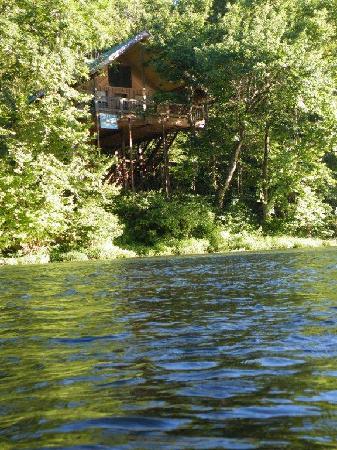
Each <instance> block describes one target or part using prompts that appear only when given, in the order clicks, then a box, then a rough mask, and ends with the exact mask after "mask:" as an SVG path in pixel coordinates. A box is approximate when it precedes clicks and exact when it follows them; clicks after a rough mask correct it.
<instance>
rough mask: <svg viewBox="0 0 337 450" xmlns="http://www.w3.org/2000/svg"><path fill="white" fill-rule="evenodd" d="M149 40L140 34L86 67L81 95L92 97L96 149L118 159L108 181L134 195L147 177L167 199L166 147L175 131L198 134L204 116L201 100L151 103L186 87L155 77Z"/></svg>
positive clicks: (196, 98)
mask: <svg viewBox="0 0 337 450" xmlns="http://www.w3.org/2000/svg"><path fill="white" fill-rule="evenodd" d="M149 39H150V34H149V33H148V32H147V31H143V32H141V33H139V34H137V35H136V36H134V37H133V38H132V39H130V40H128V41H126V42H124V43H122V44H120V45H117V46H115V47H113V48H111V49H108V50H106V51H105V52H103V53H102V54H101V55H100V56H99V57H98V58H96V59H94V60H92V61H90V62H89V67H90V80H88V82H86V83H85V84H84V85H82V86H81V90H83V91H84V92H87V93H91V94H93V96H94V111H93V112H94V117H95V131H96V136H97V145H98V146H99V147H100V148H101V149H102V150H103V151H104V152H105V153H107V154H114V155H115V156H116V157H117V158H116V159H117V163H116V164H115V165H114V167H113V168H112V171H111V174H110V176H109V177H110V179H111V180H113V181H117V182H119V183H121V184H122V185H123V186H124V187H125V188H131V189H132V190H135V189H136V188H137V187H140V188H141V187H142V185H144V179H145V178H146V177H148V176H149V174H150V173H151V174H152V176H153V177H158V176H159V178H161V179H162V186H163V187H164V188H165V190H166V192H167V193H168V192H169V190H170V180H169V156H168V152H169V147H170V145H171V144H172V142H173V140H174V138H175V136H176V135H177V133H178V132H179V131H187V130H190V129H194V130H196V129H202V128H203V127H204V126H205V118H206V117H205V112H206V111H205V106H204V104H203V102H204V97H203V95H202V94H200V95H199V96H198V97H197V96H195V97H194V98H193V99H190V101H189V102H187V103H185V104H181V103H176V102H167V101H166V102H158V101H156V100H155V97H156V95H157V94H158V93H171V94H172V93H179V92H182V91H184V90H185V86H184V85H183V84H182V83H173V82H171V81H168V80H165V79H164V78H163V77H162V76H161V75H159V73H158V71H156V69H155V64H153V59H154V56H153V54H151V52H150V51H149V50H148V49H147V46H146V42H147V41H148V40H149ZM151 61H152V63H151Z"/></svg>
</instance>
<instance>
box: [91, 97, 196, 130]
mask: <svg viewBox="0 0 337 450" xmlns="http://www.w3.org/2000/svg"><path fill="white" fill-rule="evenodd" d="M114 89H116V88H114ZM95 109H96V113H97V114H99V113H105V114H113V115H115V116H117V117H118V118H121V117H123V116H126V115H136V116H141V115H143V116H145V115H147V116H163V117H176V118H188V119H189V120H190V122H191V123H192V124H193V123H196V122H198V121H202V120H204V119H205V111H204V107H203V106H202V105H193V106H192V107H191V106H188V105H180V104H172V103H170V104H168V103H164V104H159V105H157V104H155V103H154V102H153V100H151V98H147V97H145V96H144V97H142V98H139V97H138V98H122V97H117V96H103V95H101V94H100V95H96V96H95Z"/></svg>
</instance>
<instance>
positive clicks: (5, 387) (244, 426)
mask: <svg viewBox="0 0 337 450" xmlns="http://www.w3.org/2000/svg"><path fill="white" fill-rule="evenodd" d="M336 287H337V257H336V253H335V251H334V250H329V251H315V252H313V251H307V252H304V251H289V252H285V253H281V252H277V253H266V254H235V255H225V256H218V255H217V256H204V257H186V258H170V259H165V258H158V259H144V260H129V261H116V262H104V263H81V264H62V265H49V266H34V267H16V268H8V267H5V268H2V269H1V272H0V298H1V300H0V314H1V321H0V400H1V402H0V443H1V444H2V447H1V448H4V449H7V448H8V449H12V448H14V449H27V448H30V449H33V448H34V449H47V448H53V449H55V448H59V449H76V450H77V449H100V450H102V449H111V448H112V449H143V448H144V449H145V448H146V449H152V448H153V449H170V450H171V449H192V448H193V449H215V448H224V449H255V448H266V449H278V448H288V449H297V448H310V449H315V448H336V445H337V444H336V441H337V432H336V431H335V430H336V429H337V428H336V425H337V416H336V405H337V391H336V389H337V366H336V357H337V333H336V327H337V290H336Z"/></svg>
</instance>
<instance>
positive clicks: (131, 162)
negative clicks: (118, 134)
mask: <svg viewBox="0 0 337 450" xmlns="http://www.w3.org/2000/svg"><path fill="white" fill-rule="evenodd" d="M128 123H129V149H130V178H131V189H132V192H135V174H134V166H133V143H132V125H131V117H129V118H128Z"/></svg>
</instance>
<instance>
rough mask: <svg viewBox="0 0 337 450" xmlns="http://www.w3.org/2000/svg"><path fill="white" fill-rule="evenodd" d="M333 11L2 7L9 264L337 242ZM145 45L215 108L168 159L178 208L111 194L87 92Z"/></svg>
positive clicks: (3, 208)
mask: <svg viewBox="0 0 337 450" xmlns="http://www.w3.org/2000/svg"><path fill="white" fill-rule="evenodd" d="M336 11H337V2H336V1H335V0H269V1H268V0H237V1H235V0H231V1H228V2H224V1H222V0H176V1H172V0H128V1H126V0H91V1H86V0H55V1H53V2H50V1H48V0H6V1H4V0H1V2H0V88H1V90H0V256H2V257H3V258H8V257H18V256H19V257H23V258H26V260H27V261H35V259H34V257H35V256H36V255H40V256H41V258H42V259H43V258H45V259H49V258H51V259H52V260H69V259H87V258H112V257H123V256H133V255H154V254H171V253H176V254H183V253H202V252H208V251H224V250H227V249H241V248H247V249H257V248H273V247H278V246H285V247H287V246H291V245H300V243H301V242H304V241H303V239H304V238H310V239H312V240H314V238H317V239H322V240H328V239H333V238H335V237H336V235H337V216H336V208H337V186H336V180H337V155H336V141H337V136H336V130H337V128H336V125H337V103H336V100H337V97H336V85H337V71H336V69H337V66H336V61H337V44H336V42H337V39H336V37H337V12H336ZM144 29H146V30H148V31H149V32H150V33H151V36H152V38H151V40H150V41H149V43H148V45H150V46H152V47H153V50H154V51H155V54H156V55H157V58H156V66H157V70H158V71H162V72H163V73H165V74H166V75H167V74H168V75H169V77H170V79H171V80H172V81H183V83H184V85H185V86H186V89H188V90H190V91H193V90H194V89H198V88H200V86H201V87H202V89H203V90H204V91H205V92H207V95H208V98H209V99H210V101H209V110H208V122H207V126H206V127H205V129H204V130H202V131H197V132H189V133H180V134H179V135H178V137H177V139H176V141H175V143H174V145H173V147H172V148H171V150H170V161H171V166H170V171H171V185H172V192H171V196H170V198H166V196H165V193H164V192H162V190H161V189H160V188H159V189H155V190H154V189H152V190H149V189H143V190H139V191H138V192H133V193H130V192H125V191H123V189H121V187H119V186H116V185H114V184H113V183H107V182H106V181H105V180H106V176H105V175H106V173H107V170H108V169H109V167H110V166H111V156H108V155H105V154H104V152H101V151H100V149H99V148H97V147H96V146H95V145H94V143H93V139H92V136H90V132H89V130H90V126H91V125H90V124H91V116H90V111H89V104H90V98H88V96H86V95H84V94H83V93H80V92H78V90H77V89H76V85H77V83H78V81H79V80H85V79H86V78H88V76H89V73H88V66H87V64H86V61H87V60H88V58H89V57H90V55H92V54H93V52H99V51H102V50H104V49H106V48H108V47H109V46H112V45H114V44H116V43H120V42H121V41H123V40H125V39H127V38H129V37H131V36H133V35H134V34H135V33H137V32H139V31H141V30H144ZM41 91H43V92H44V95H43V97H41V98H40V99H39V100H38V101H31V98H32V96H35V98H36V97H38V96H39V94H38V93H39V92H41ZM84 104H86V105H87V106H86V107H84V108H83V107H81V108H79V107H78V105H84ZM301 239H302V241H301ZM320 242H321V241H320ZM292 243H293V244H292ZM34 255H35V256H34Z"/></svg>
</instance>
